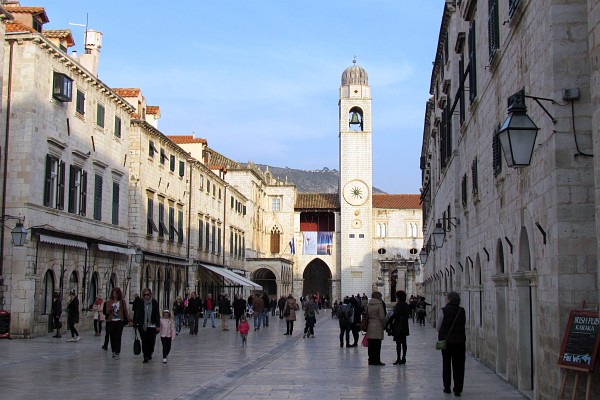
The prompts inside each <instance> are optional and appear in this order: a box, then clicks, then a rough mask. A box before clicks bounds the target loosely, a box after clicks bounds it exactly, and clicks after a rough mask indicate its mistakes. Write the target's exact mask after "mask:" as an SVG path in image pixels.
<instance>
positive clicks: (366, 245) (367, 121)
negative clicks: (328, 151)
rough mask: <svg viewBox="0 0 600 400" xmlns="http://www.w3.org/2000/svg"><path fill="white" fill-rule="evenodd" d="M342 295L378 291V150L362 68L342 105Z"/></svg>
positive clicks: (354, 70)
mask: <svg viewBox="0 0 600 400" xmlns="http://www.w3.org/2000/svg"><path fill="white" fill-rule="evenodd" d="M339 123H340V125H339V132H340V134H339V140H340V151H339V154H340V185H339V198H340V219H341V221H340V235H341V240H340V243H341V256H340V266H341V295H342V297H344V296H346V295H351V294H356V293H360V294H362V293H367V295H370V294H371V291H372V287H373V286H372V282H373V281H372V275H373V272H372V264H373V262H372V258H373V256H372V247H373V238H372V235H373V227H372V225H373V223H372V221H373V197H372V186H373V148H372V132H371V88H370V87H369V78H368V76H367V72H366V71H365V70H364V69H363V68H362V67H360V66H358V65H356V58H355V59H354V60H353V65H352V66H351V67H348V68H346V70H344V72H343V74H342V84H341V86H340V100H339Z"/></svg>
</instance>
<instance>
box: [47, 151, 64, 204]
mask: <svg viewBox="0 0 600 400" xmlns="http://www.w3.org/2000/svg"><path fill="white" fill-rule="evenodd" d="M44 205H45V206H46V207H51V208H57V209H59V210H64V208H65V162H64V161H61V160H59V159H57V158H55V157H52V156H50V155H46V179H45V182H44Z"/></svg>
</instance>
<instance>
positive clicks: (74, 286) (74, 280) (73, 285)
mask: <svg viewBox="0 0 600 400" xmlns="http://www.w3.org/2000/svg"><path fill="white" fill-rule="evenodd" d="M71 290H74V291H75V293H76V294H79V280H78V277H77V271H73V272H72V273H71V276H70V277H69V293H70V292H71Z"/></svg>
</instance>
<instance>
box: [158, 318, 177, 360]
mask: <svg viewBox="0 0 600 400" xmlns="http://www.w3.org/2000/svg"><path fill="white" fill-rule="evenodd" d="M174 337H175V323H174V322H173V320H172V319H171V312H170V311H169V310H164V311H163V315H162V318H161V319H160V341H161V343H162V349H163V364H166V363H167V357H168V356H169V353H170V352H171V342H172V341H173V338H174Z"/></svg>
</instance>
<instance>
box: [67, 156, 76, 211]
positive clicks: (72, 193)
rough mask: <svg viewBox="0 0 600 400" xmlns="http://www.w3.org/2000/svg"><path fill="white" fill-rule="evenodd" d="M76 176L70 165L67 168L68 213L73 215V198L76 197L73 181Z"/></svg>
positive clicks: (74, 168) (74, 169)
mask: <svg viewBox="0 0 600 400" xmlns="http://www.w3.org/2000/svg"><path fill="white" fill-rule="evenodd" d="M76 175H77V168H76V167H74V166H73V165H71V166H70V167H69V204H68V211H69V212H70V213H75V212H76V211H75V196H77V190H76V189H77V188H76V187H75V179H76Z"/></svg>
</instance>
